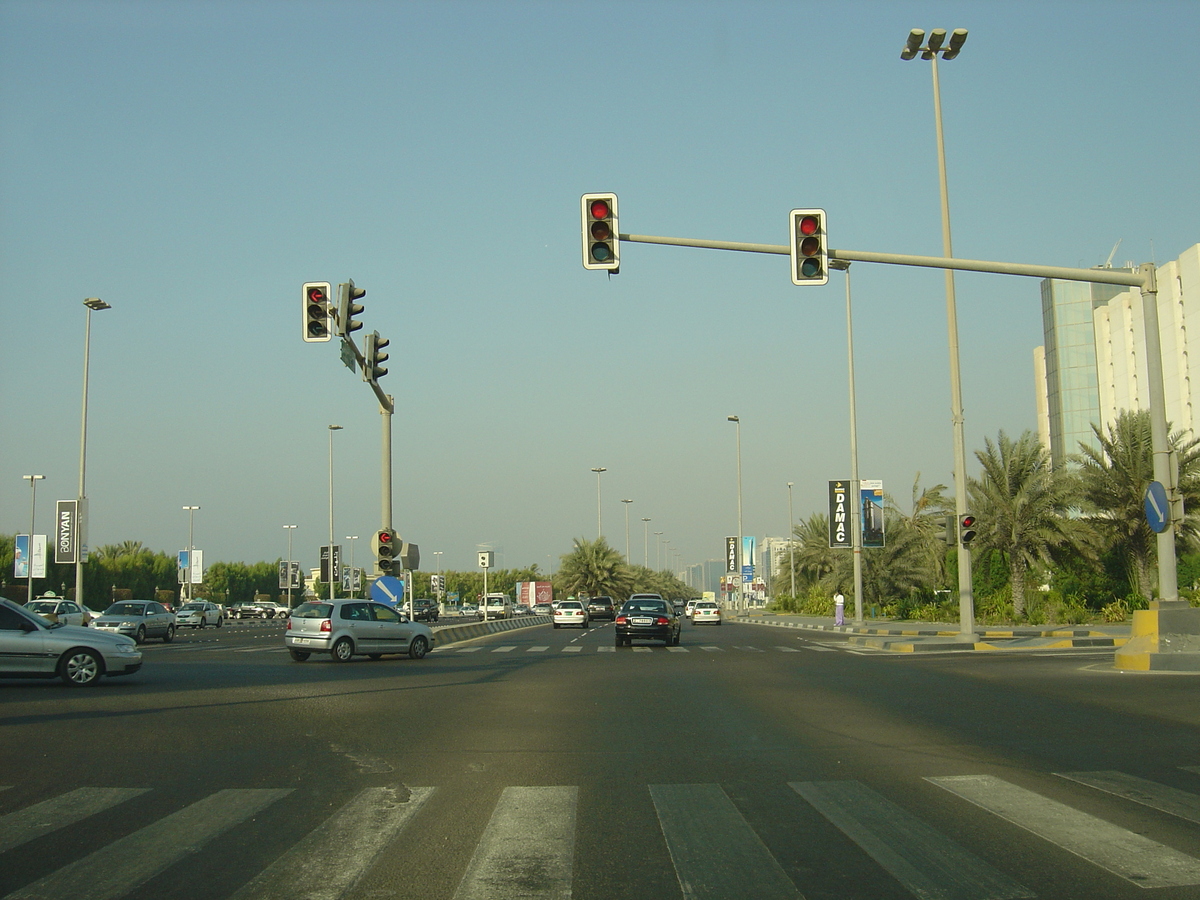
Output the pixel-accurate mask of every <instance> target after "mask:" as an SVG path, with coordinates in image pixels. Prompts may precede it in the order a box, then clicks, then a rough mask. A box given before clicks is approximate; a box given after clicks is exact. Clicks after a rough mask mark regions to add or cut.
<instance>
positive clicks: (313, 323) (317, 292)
mask: <svg viewBox="0 0 1200 900" xmlns="http://www.w3.org/2000/svg"><path fill="white" fill-rule="evenodd" d="M329 290H330V288H329V282H328V281H310V282H308V283H306V284H305V285H304V288H303V290H302V292H301V293H302V296H301V299H302V300H303V301H304V308H303V313H302V315H303V321H302V323H301V324H302V326H303V332H302V335H303V337H304V340H305V342H307V343H309V344H314V343H319V342H322V341H328V340H330V338H332V336H333V313H332V309H331V304H330V299H329Z"/></svg>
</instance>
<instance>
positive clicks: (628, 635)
mask: <svg viewBox="0 0 1200 900" xmlns="http://www.w3.org/2000/svg"><path fill="white" fill-rule="evenodd" d="M616 627H617V646H618V647H621V646H624V645H627V644H632V643H633V639H634V638H638V639H639V640H641V639H646V640H657V641H665V642H666V644H667V646H668V647H670V646H672V645H674V646H679V630H680V624H679V615H678V614H677V613H676V612H675V607H674V606H672V605H671V604H670V603H668V602H667V601H666V600H663V599H662V598H661V597H657V598H653V597H631V598H629V600H628V602H626V604H625V605H624V606H622V607H621V611H620V612H619V613H617V623H616Z"/></svg>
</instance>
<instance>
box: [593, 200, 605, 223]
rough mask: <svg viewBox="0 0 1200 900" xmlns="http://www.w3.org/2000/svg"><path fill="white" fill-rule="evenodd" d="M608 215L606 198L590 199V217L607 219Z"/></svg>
mask: <svg viewBox="0 0 1200 900" xmlns="http://www.w3.org/2000/svg"><path fill="white" fill-rule="evenodd" d="M608 215H609V213H608V201H607V200H593V201H592V218H593V219H607V218H608Z"/></svg>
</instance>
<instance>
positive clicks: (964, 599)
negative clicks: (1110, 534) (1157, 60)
mask: <svg viewBox="0 0 1200 900" xmlns="http://www.w3.org/2000/svg"><path fill="white" fill-rule="evenodd" d="M966 39H967V30H966V29H965V28H958V29H955V31H954V33H953V34H952V35H951V36H950V43H949V44H948V45H945V46H943V43H944V42H945V40H946V31H945V29H943V28H935V29H934V30H933V31H931V32H930V33H929V40H928V42H925V32H924V31H922V30H921V29H919V28H914V29H913V30H912V31H911V32H909V35H908V41H907V42H906V43H905V46H904V49H903V50H902V51H901V52H900V58H901V59H903V60H910V59H913V58H915V57H916V55H917V54H918V53H920V55H921V59H927V60H929V61H930V63H931V64H932V66H933V117H934V127H935V130H936V132H937V155H938V184H939V188H940V190H941V199H942V255H943V256H945V257H947V258H949V257H952V256H954V251H953V249H952V247H951V242H950V194H949V189H948V188H947V183H946V145H945V141H944V139H943V134H942V89H941V82H940V81H939V80H938V56H939V55H941V56H942V58H943V59H946V60H951V59H954V58H955V57H956V56H958V54H959V52H960V51H961V49H962V45H963V43H964V42H965V41H966ZM945 277H946V320H947V331H948V332H949V342H950V416H951V420H952V423H953V426H954V507H955V516H956V519H961V518H962V517H963V516H964V515H965V514H966V512H967V450H966V438H965V435H964V427H963V405H962V382H961V377H960V369H959V361H958V311H957V304H956V302H955V297H954V270H953V269H946V270H945ZM856 500H857V498H856ZM957 545H958V546H957V552H958V617H959V633H960V637H961V638H962V639H964V640H974V638H975V597H974V592H973V588H972V585H971V551H970V550H968V549H967V548H966V547H964V546H963V543H962V541H957Z"/></svg>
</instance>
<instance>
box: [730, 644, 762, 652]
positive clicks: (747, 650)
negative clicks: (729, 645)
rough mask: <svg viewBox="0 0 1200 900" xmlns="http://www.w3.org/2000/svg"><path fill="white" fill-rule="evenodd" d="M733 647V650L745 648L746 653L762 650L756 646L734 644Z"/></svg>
mask: <svg viewBox="0 0 1200 900" xmlns="http://www.w3.org/2000/svg"><path fill="white" fill-rule="evenodd" d="M733 649H734V650H745V651H746V652H747V653H762V652H763V651H762V650H760V649H758V648H757V647H739V646H737V645H736V644H735V645H734V647H733Z"/></svg>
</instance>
